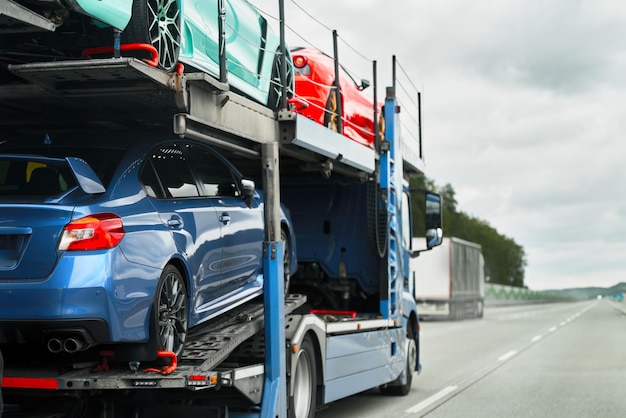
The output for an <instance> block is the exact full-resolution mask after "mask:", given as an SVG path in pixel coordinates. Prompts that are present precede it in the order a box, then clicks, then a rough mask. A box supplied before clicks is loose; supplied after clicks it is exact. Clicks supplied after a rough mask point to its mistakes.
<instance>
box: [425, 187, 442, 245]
mask: <svg viewBox="0 0 626 418" xmlns="http://www.w3.org/2000/svg"><path fill="white" fill-rule="evenodd" d="M425 213H426V216H425V218H426V248H428V249H429V250H430V249H431V248H433V247H436V246H438V245H441V242H442V241H443V225H442V224H443V222H442V220H443V216H442V212H441V196H439V195H438V194H435V193H430V192H429V193H426V211H425Z"/></svg>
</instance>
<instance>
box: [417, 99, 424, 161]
mask: <svg viewBox="0 0 626 418" xmlns="http://www.w3.org/2000/svg"><path fill="white" fill-rule="evenodd" d="M417 135H418V136H417V138H418V140H419V144H420V159H422V160H423V159H424V155H423V154H422V93H420V92H419V91H418V92H417Z"/></svg>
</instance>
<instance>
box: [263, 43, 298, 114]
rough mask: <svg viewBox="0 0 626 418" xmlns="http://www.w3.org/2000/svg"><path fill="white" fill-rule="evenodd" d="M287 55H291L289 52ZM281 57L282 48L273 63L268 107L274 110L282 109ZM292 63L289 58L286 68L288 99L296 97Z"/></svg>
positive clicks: (277, 51)
mask: <svg viewBox="0 0 626 418" xmlns="http://www.w3.org/2000/svg"><path fill="white" fill-rule="evenodd" d="M287 53H288V54H289V52H287ZM281 57H282V55H281V53H280V48H278V49H277V50H276V53H275V54H274V62H273V63H272V78H271V80H270V91H269V94H268V98H267V107H269V108H270V109H272V110H279V109H280V107H281V106H280V102H281V99H282V97H283V83H282V81H281V79H280V65H281ZM291 62H292V61H291V58H290V57H289V56H288V59H287V67H286V68H285V71H286V72H285V84H286V86H287V99H291V98H292V97H293V96H294V78H293V66H292V64H291Z"/></svg>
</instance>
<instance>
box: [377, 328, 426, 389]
mask: <svg viewBox="0 0 626 418" xmlns="http://www.w3.org/2000/svg"><path fill="white" fill-rule="evenodd" d="M406 338H407V341H406V369H405V370H404V373H405V374H406V381H405V382H404V383H401V382H402V377H403V376H402V375H401V376H400V377H399V378H398V379H396V380H395V381H394V382H392V383H390V384H389V385H386V386H381V387H380V388H379V389H380V392H381V393H382V394H383V395H392V396H406V395H408V394H409V392H410V391H411V385H412V384H413V373H414V372H415V366H416V365H415V362H416V361H417V360H416V359H417V343H416V342H415V338H414V335H413V329H412V328H411V325H410V324H409V325H408V326H407V329H406Z"/></svg>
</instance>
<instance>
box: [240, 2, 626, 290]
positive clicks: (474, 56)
mask: <svg viewBox="0 0 626 418" xmlns="http://www.w3.org/2000/svg"><path fill="white" fill-rule="evenodd" d="M252 3H253V4H255V5H257V6H258V7H259V8H261V9H264V10H267V11H268V12H270V13H275V12H276V10H277V8H276V7H272V6H268V5H267V4H262V3H272V1H268V0H264V1H261V0H253V1H252ZM298 5H299V6H301V7H300V8H299V7H297V6H298ZM285 7H286V14H285V17H286V18H285V20H286V22H287V24H288V25H289V27H290V28H291V29H294V30H297V32H298V35H296V34H295V33H294V31H292V30H291V29H288V31H287V35H286V38H287V42H288V43H289V45H290V46H292V45H306V44H307V43H312V44H313V46H316V47H318V48H320V49H324V50H325V51H326V52H328V53H332V36H331V33H330V32H328V29H336V30H337V32H338V34H339V36H340V38H341V42H342V43H340V46H339V48H340V51H341V52H340V55H339V56H340V60H341V61H342V62H343V63H344V64H346V65H347V66H348V67H349V69H350V70H352V71H357V72H360V73H362V74H363V75H361V77H363V78H370V79H371V65H370V64H368V63H367V62H366V61H365V60H364V59H361V61H359V59H357V58H358V57H357V58H353V57H351V55H352V56H355V54H354V53H352V51H351V49H354V50H356V51H358V52H359V54H360V55H362V56H363V57H366V58H369V59H371V60H377V62H378V66H379V78H378V82H379V85H380V84H387V85H389V84H390V82H391V81H390V75H389V70H388V69H389V68H390V67H391V56H392V55H394V54H395V55H396V57H397V59H398V62H399V63H400V65H401V66H402V69H403V70H404V71H405V72H406V73H407V74H408V75H410V77H411V79H412V81H413V83H414V84H415V85H416V86H417V88H418V89H419V90H420V91H421V93H422V101H423V104H422V126H423V136H424V154H425V162H426V175H427V176H428V177H429V178H430V179H432V180H434V181H435V183H436V184H437V185H439V186H443V185H445V184H447V183H450V184H451V185H452V187H453V188H454V190H455V191H456V194H457V196H456V197H457V201H458V209H459V210H462V211H464V212H466V213H468V214H469V215H471V216H474V217H476V218H480V219H482V220H485V221H487V222H488V223H489V224H490V225H491V226H493V227H494V228H496V229H497V230H498V232H499V233H501V234H503V235H506V236H507V237H509V238H512V239H513V240H515V242H517V243H518V244H519V245H521V246H523V247H524V250H525V252H526V257H527V262H528V265H527V268H526V278H525V282H526V284H527V285H528V286H529V287H530V288H531V289H536V290H539V289H548V288H562V287H581V286H612V285H614V284H616V283H618V282H621V281H626V274H625V273H626V199H625V198H624V197H623V196H624V192H623V190H624V186H625V185H626V169H625V167H624V166H625V165H626V133H625V131H626V104H625V102H626V94H625V93H626V83H625V81H624V80H626V2H622V1H619V0H474V1H467V0H437V1H433V0H428V1H427V0H410V1H408V0H407V1H405V0H315V1H312V0H294V1H292V0H285ZM302 9H304V10H305V11H306V12H308V13H309V14H310V15H312V16H313V17H315V18H316V19H317V20H318V21H319V22H320V23H321V24H320V23H316V22H314V21H312V20H311V18H310V17H309V16H307V15H306V13H304V12H303V11H302ZM344 42H345V44H346V45H347V46H348V47H346V46H342V45H343V43H344ZM344 57H345V61H344V60H343V58H344ZM385 77H388V78H385ZM379 90H380V89H379ZM444 223H445V220H444Z"/></svg>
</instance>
